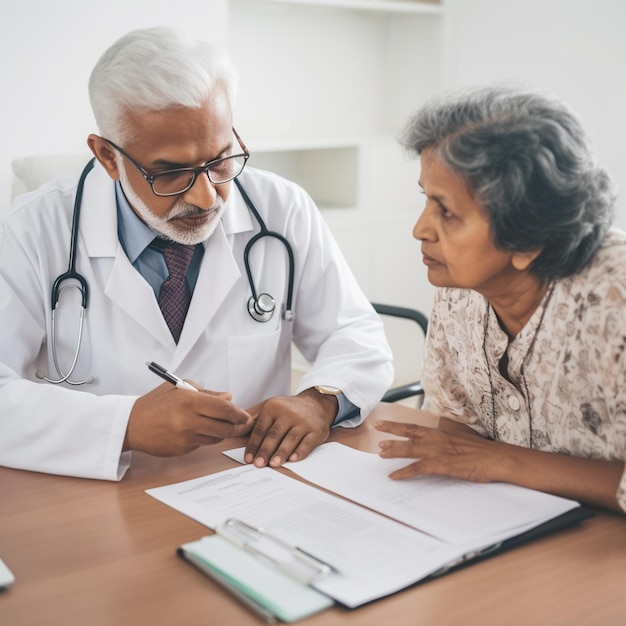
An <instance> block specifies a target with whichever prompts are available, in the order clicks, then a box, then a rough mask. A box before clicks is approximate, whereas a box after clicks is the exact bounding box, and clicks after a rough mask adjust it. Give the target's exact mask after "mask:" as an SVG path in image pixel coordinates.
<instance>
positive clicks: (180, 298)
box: [150, 238, 196, 343]
mask: <svg viewBox="0 0 626 626" xmlns="http://www.w3.org/2000/svg"><path fill="white" fill-rule="evenodd" d="M150 247H152V248H154V249H156V250H159V251H160V252H162V253H163V257H164V258H165V264H166V265H167V271H168V272H169V276H168V277H167V278H166V279H165V280H164V281H163V284H162V285H161V291H160V292H159V306H160V307H161V312H162V313H163V317H164V318H165V322H166V323H167V326H168V327H169V329H170V332H171V333H172V337H174V341H175V342H176V343H178V339H179V337H180V333H181V331H182V329H183V324H184V323H185V318H186V317H187V310H188V309H189V303H190V302H191V292H190V291H189V287H188V286H187V281H186V280H185V276H186V274H187V269H188V268H189V263H190V262H191V257H192V256H193V253H194V250H195V249H196V246H195V245H194V246H186V245H184V244H181V243H176V242H175V241H168V240H165V239H160V238H156V239H154V241H153V242H152V243H151V244H150Z"/></svg>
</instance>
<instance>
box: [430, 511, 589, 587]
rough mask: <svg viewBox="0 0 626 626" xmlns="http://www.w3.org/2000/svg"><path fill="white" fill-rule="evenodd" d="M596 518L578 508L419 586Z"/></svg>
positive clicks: (469, 557)
mask: <svg viewBox="0 0 626 626" xmlns="http://www.w3.org/2000/svg"><path fill="white" fill-rule="evenodd" d="M594 516H595V512H594V511H593V510H591V509H589V508H587V507H584V506H579V507H576V508H575V509H571V510H570V511H566V512H565V513H562V514H561V515H558V516H557V517H553V518H552V519H549V520H548V521H546V522H544V523H543V524H539V525H538V526H535V527H534V528H531V529H529V530H527V531H525V532H523V533H520V534H519V535H514V536H513V537H510V538H509V539H505V540H504V541H500V542H498V543H496V544H494V545H491V546H488V547H486V548H484V549H482V550H478V551H476V552H472V553H470V554H466V555H464V556H463V557H461V558H460V559H458V560H457V561H454V562H452V563H450V564H448V565H446V566H445V567H442V568H441V569H439V570H437V571H435V572H433V573H432V574H430V576H427V577H426V578H424V579H422V580H421V581H419V583H418V584H422V583H425V582H428V581H429V580H433V579H435V578H439V577H440V576H445V575H446V574H449V573H450V572H454V571H456V570H459V569H462V568H464V567H468V566H469V565H474V564H475V563H479V562H480V561H484V560H485V559H490V558H492V557H494V556H497V555H498V554H502V553H503V552H507V551H508V550H512V549H514V548H517V547H519V546H521V545H524V544H525V543H530V542H531V541H535V540H536V539H540V538H541V537H545V536H547V535H550V534H552V533H555V532H558V531H560V530H564V529H565V528H567V527H568V526H573V525H575V524H578V523H580V522H582V521H584V520H586V519H589V518H591V517H594Z"/></svg>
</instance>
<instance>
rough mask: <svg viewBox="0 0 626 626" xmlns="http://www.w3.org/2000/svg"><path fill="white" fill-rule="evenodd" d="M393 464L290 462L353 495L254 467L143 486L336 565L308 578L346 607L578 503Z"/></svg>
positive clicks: (212, 521) (187, 509)
mask: <svg viewBox="0 0 626 626" xmlns="http://www.w3.org/2000/svg"><path fill="white" fill-rule="evenodd" d="M237 454H239V453H236V454H235V455H234V456H235V457H236V456H237ZM406 462H407V461H406V459H405V460H400V464H406ZM394 463H395V466H397V465H398V460H395V462H394V461H390V460H384V459H381V458H380V457H379V456H378V455H376V454H370V453H366V452H359V451H356V450H353V449H351V448H348V447H346V446H343V445H341V444H337V443H329V444H325V445H323V446H320V447H319V448H318V449H316V450H315V451H314V452H313V453H312V454H311V455H310V456H309V457H308V458H307V459H305V460H303V461H299V462H298V463H293V464H288V467H289V468H290V469H291V470H293V471H297V472H298V474H300V475H301V476H302V477H304V478H306V479H307V480H309V481H312V482H315V483H317V484H319V485H320V486H322V487H325V488H326V489H329V490H332V491H334V492H336V493H338V494H341V495H343V496H345V497H346V498H349V499H350V500H352V501H353V502H349V501H346V500H344V499H342V498H338V497H336V496H334V495H331V494H328V493H325V492H323V491H321V490H319V489H317V488H315V487H312V486H310V485H306V484H305V483H302V482H301V481H298V480H294V479H293V478H291V477H289V476H287V475H286V474H284V473H283V472H281V471H277V470H274V469H270V468H262V469H259V468H255V467H253V466H251V465H245V466H241V467H236V468H234V469H232V470H227V471H224V472H220V473H217V474H212V475H209V476H205V477H202V478H197V479H194V480H190V481H186V482H183V483H178V484H175V485H169V486H165V487H159V488H156V489H150V490H148V491H147V493H149V494H150V495H152V496H154V497H155V498H157V499H158V500H160V501H162V502H164V503H165V504H167V505H169V506H171V507H173V508H175V509H177V510H179V511H181V512H182V513H184V514H186V515H188V516H189V517H191V518H193V519H195V520H196V521H198V522H200V523H202V524H205V525H206V526H208V527H209V528H213V529H216V528H218V527H219V526H220V525H222V524H224V523H225V521H226V520H227V519H229V518H237V519H239V520H242V521H244V522H245V523H247V524H250V525H252V526H255V527H263V528H264V529H265V530H267V531H268V532H270V533H272V534H273V535H275V536H277V537H280V538H281V540H283V541H284V542H286V543H288V544H290V545H292V546H297V547H299V548H301V549H302V550H305V551H306V552H307V553H309V554H311V555H314V556H315V557H316V558H318V559H320V560H321V561H324V562H325V563H328V564H330V565H331V566H332V567H333V569H334V571H332V572H331V573H330V574H329V575H328V576H325V577H323V578H321V579H320V580H317V581H315V582H313V583H311V584H312V586H313V587H314V588H315V589H317V590H318V591H321V592H322V593H324V594H325V595H327V596H328V597H330V598H333V599H334V600H336V601H337V602H339V603H341V604H343V605H345V606H347V607H357V606H359V605H361V604H364V603H366V602H369V601H371V600H375V599H377V598H381V597H383V596H386V595H389V594H391V593H394V592H396V591H399V590H400V589H403V588H405V587H407V586H409V585H411V584H413V583H415V582H417V581H420V580H422V579H424V578H427V577H429V576H431V575H433V574H434V573H436V572H438V571H440V570H442V569H445V568H447V567H449V566H450V565H451V564H455V563H458V562H459V561H461V560H463V559H464V558H466V557H468V555H471V556H475V555H476V554H477V553H480V551H482V550H485V549H487V548H491V547H493V546H494V545H499V544H500V543H501V542H503V541H505V540H506V539H509V538H511V537H516V536H518V535H520V533H524V532H525V531H527V530H529V529H531V528H533V527H536V526H539V525H541V524H542V523H543V522H546V521H547V520H550V519H553V518H556V517H558V516H560V515H562V514H564V513H566V512H567V511H571V510H574V509H578V508H579V504H578V503H577V502H574V501H571V500H566V499H564V498H559V497H556V496H551V495H547V494H544V493H540V492H536V491H532V490H529V489H523V488H520V487H515V486H512V485H504V484H476V483H470V482H466V481H459V480H454V479H442V478H438V477H420V478H416V479H411V480H408V481H392V480H391V479H389V478H388V477H387V475H388V474H389V473H390V472H391V471H393V469H394ZM355 502H359V503H361V504H362V505H364V506H359V505H358V504H355ZM364 507H369V508H364ZM370 509H375V510H376V511H380V512H381V513H383V514H384V515H381V514H379V513H377V512H375V510H370ZM390 517H393V518H395V520H398V521H395V520H394V519H390Z"/></svg>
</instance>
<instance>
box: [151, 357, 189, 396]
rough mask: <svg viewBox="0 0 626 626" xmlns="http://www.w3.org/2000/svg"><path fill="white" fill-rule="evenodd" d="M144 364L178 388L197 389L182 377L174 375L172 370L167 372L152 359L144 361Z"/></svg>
mask: <svg viewBox="0 0 626 626" xmlns="http://www.w3.org/2000/svg"><path fill="white" fill-rule="evenodd" d="M146 365H147V366H148V369H149V370H150V371H151V372H154V373H155V374H156V375H157V376H160V377H161V378H163V380H166V381H167V382H168V383H172V385H175V386H176V387H178V388H179V389H189V390H190V391H198V389H197V388H196V387H194V386H193V385H190V384H189V383H187V382H185V381H184V380H183V379H182V378H179V377H178V376H176V374H172V372H168V371H167V370H166V369H165V368H164V367H163V366H162V365H159V364H158V363H155V362H154V361H146Z"/></svg>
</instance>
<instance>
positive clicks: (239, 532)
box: [215, 517, 337, 585]
mask: <svg viewBox="0 0 626 626" xmlns="http://www.w3.org/2000/svg"><path fill="white" fill-rule="evenodd" d="M215 531H216V532H217V534H218V535H221V536H222V537H224V538H225V539H227V540H228V541H230V542H232V543H234V544H235V545H237V546H239V547H240V548H243V549H244V550H248V551H249V552H252V553H253V554H255V555H257V556H260V557H262V558H264V559H266V560H268V561H269V562H270V563H272V564H273V565H275V566H276V567H278V568H279V569H281V570H282V571H284V572H285V573H287V574H289V575H291V576H293V577H294V578H296V579H298V580H300V581H301V582H303V583H305V584H307V585H308V584H311V583H313V582H315V581H317V580H319V579H320V578H323V577H325V576H328V575H329V574H330V573H331V572H337V570H336V569H335V568H334V567H333V566H332V565H330V564H329V563H326V562H325V561H322V560H321V559H319V558H317V557H316V556H313V555H312V554H310V553H309V552H306V551H305V550H303V549H302V548H299V547H298V546H292V545H290V544H288V543H287V542H285V541H283V540H282V539H280V538H279V537H276V535H272V534H270V533H268V532H267V531H266V530H265V529H264V528H261V527H256V526H252V525H250V524H247V523H246V522H243V521H241V520H238V519H235V518H232V517H231V518H229V519H227V520H226V521H225V522H224V523H223V524H222V525H221V526H218V527H217V528H216V529H215Z"/></svg>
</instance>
